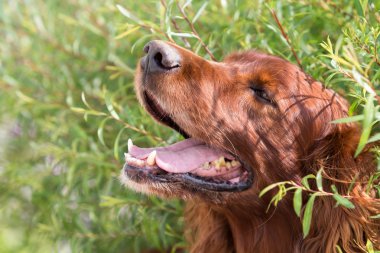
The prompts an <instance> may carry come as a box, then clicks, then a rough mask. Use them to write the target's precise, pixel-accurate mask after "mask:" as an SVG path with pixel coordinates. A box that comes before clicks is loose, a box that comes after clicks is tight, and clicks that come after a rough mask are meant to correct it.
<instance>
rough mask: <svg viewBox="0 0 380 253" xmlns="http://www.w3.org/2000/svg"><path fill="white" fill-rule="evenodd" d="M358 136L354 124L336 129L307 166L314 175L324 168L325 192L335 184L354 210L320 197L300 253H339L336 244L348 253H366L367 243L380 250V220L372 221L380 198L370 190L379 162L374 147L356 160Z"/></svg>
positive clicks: (324, 140) (319, 145)
mask: <svg viewBox="0 0 380 253" xmlns="http://www.w3.org/2000/svg"><path fill="white" fill-rule="evenodd" d="M359 134H360V131H359V129H358V126H356V125H354V124H346V125H339V126H337V127H336V129H335V130H334V132H333V134H330V135H328V136H327V137H326V138H324V139H323V140H321V141H320V142H319V143H317V145H316V147H317V148H316V149H315V150H314V151H313V154H312V155H311V156H310V160H309V161H310V162H309V163H306V166H305V168H306V169H308V170H311V171H310V172H311V173H313V174H315V173H317V171H318V170H319V169H321V168H323V170H324V179H323V188H324V189H325V191H329V192H331V185H335V186H336V188H337V189H338V191H339V193H340V194H341V195H345V196H349V198H350V201H351V202H352V203H353V204H354V206H355V208H353V209H348V208H346V207H343V206H337V203H336V201H335V199H334V198H332V197H330V196H328V197H317V199H316V200H315V204H314V208H313V218H312V224H311V227H310V233H309V235H308V236H307V237H306V238H305V240H304V241H303V243H302V246H301V252H305V253H306V252H316V253H330V252H332V253H338V252H339V251H338V249H337V245H338V246H339V247H340V249H341V250H342V251H343V252H347V253H354V252H367V251H366V243H367V240H370V241H371V242H372V244H373V246H374V248H375V249H378V250H379V249H380V220H379V219H373V218H371V216H374V215H377V214H379V213H380V199H379V198H376V192H375V191H374V190H373V189H368V187H367V183H368V181H369V179H370V176H371V175H372V174H373V173H374V172H375V171H376V162H375V161H374V155H373V154H372V152H371V151H370V149H371V147H366V149H365V150H364V151H363V152H362V153H361V154H360V155H359V156H358V157H357V158H354V152H355V149H356V145H357V143H358V139H359ZM332 144H334V145H332Z"/></svg>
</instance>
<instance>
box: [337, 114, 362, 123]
mask: <svg viewBox="0 0 380 253" xmlns="http://www.w3.org/2000/svg"><path fill="white" fill-rule="evenodd" d="M363 119H364V115H355V116H351V117H347V118H341V119H336V120H333V121H331V123H333V124H340V123H351V122H357V121H361V120H363Z"/></svg>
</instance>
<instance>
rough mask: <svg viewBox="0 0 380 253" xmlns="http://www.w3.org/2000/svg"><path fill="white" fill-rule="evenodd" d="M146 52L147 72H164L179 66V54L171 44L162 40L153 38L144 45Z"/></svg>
mask: <svg viewBox="0 0 380 253" xmlns="http://www.w3.org/2000/svg"><path fill="white" fill-rule="evenodd" d="M144 52H145V53H146V54H147V56H146V57H147V61H146V65H147V66H146V69H147V71H149V72H165V71H168V70H172V69H175V68H178V67H180V66H181V56H180V54H179V53H178V51H177V50H176V49H175V48H174V47H173V46H172V45H169V44H167V43H165V42H163V41H158V40H156V41H155V40H154V41H151V42H149V43H148V44H146V45H145V47H144Z"/></svg>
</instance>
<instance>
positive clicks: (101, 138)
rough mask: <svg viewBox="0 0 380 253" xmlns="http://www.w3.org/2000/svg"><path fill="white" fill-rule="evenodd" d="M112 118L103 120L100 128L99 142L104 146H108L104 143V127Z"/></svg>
mask: <svg viewBox="0 0 380 253" xmlns="http://www.w3.org/2000/svg"><path fill="white" fill-rule="evenodd" d="M109 119H110V118H105V119H103V120H102V122H100V125H99V127H98V131H97V133H98V138H99V141H100V143H101V144H102V145H104V146H106V143H105V141H104V137H103V132H104V125H105V124H106V121H107V120H109Z"/></svg>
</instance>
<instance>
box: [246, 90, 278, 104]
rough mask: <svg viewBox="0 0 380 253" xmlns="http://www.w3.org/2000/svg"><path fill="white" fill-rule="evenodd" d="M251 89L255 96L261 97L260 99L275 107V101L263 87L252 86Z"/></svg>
mask: <svg viewBox="0 0 380 253" xmlns="http://www.w3.org/2000/svg"><path fill="white" fill-rule="evenodd" d="M250 89H251V90H252V91H253V92H254V94H255V95H256V96H257V97H259V98H260V99H262V100H264V101H265V102H267V103H270V104H273V105H275V104H276V103H275V101H274V100H273V99H272V98H271V97H270V96H269V95H268V93H267V92H266V91H265V89H264V88H262V87H257V86H251V87H250Z"/></svg>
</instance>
